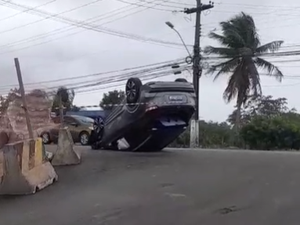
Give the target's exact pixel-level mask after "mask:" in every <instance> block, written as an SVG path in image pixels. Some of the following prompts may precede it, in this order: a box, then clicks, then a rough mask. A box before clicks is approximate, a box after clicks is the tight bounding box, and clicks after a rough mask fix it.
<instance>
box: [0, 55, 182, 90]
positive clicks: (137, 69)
mask: <svg viewBox="0 0 300 225" xmlns="http://www.w3.org/2000/svg"><path fill="white" fill-rule="evenodd" d="M174 63H177V64H183V63H185V61H184V59H183V58H179V59H175V60H169V61H163V62H157V63H152V64H147V65H142V66H136V67H130V68H125V69H120V70H113V71H107V72H99V73H93V74H87V75H81V76H75V77H72V78H61V79H54V80H46V81H39V82H31V83H24V85H45V84H50V83H57V82H59V83H61V82H63V81H68V80H72V81H73V80H78V79H86V78H91V77H99V76H102V75H110V74H113V73H120V72H127V71H132V70H133V71H132V72H129V73H141V72H143V71H146V72H149V71H151V70H155V69H160V68H165V67H171V66H172V65H173V64H174ZM98 79H99V78H98ZM88 82H90V81H88ZM93 82H94V81H93ZM79 84H82V82H80V83H79ZM16 86H18V84H13V85H2V86H0V89H1V88H14V87H16Z"/></svg>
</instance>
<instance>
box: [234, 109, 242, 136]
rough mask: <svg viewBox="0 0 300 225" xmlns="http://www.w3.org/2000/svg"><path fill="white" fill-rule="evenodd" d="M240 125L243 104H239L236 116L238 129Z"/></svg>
mask: <svg viewBox="0 0 300 225" xmlns="http://www.w3.org/2000/svg"><path fill="white" fill-rule="evenodd" d="M240 126H241V104H238V105H237V109H236V118H235V128H236V131H238V130H239V129H240Z"/></svg>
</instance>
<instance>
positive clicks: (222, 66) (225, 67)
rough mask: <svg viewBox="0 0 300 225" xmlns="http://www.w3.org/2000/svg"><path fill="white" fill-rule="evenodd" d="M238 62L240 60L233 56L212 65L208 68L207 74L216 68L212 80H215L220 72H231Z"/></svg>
mask: <svg viewBox="0 0 300 225" xmlns="http://www.w3.org/2000/svg"><path fill="white" fill-rule="evenodd" d="M239 62H240V60H239V58H233V59H230V60H228V61H226V62H222V63H219V64H217V65H213V66H211V67H210V68H209V69H208V71H207V74H212V73H214V72H216V71H217V70H219V71H218V73H217V74H216V75H215V77H214V81H215V80H216V79H218V77H219V76H220V75H221V74H226V73H230V72H232V71H233V70H234V69H235V68H236V67H237V66H238V65H239Z"/></svg>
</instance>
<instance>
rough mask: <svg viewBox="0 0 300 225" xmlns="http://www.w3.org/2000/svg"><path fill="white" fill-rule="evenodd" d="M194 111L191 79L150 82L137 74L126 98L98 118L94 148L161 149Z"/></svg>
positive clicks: (92, 143) (176, 134)
mask: <svg viewBox="0 0 300 225" xmlns="http://www.w3.org/2000/svg"><path fill="white" fill-rule="evenodd" d="M194 111H195V93H194V88H193V85H192V84H191V83H188V82H187V81H186V80H183V81H182V79H180V81H175V82H149V83H146V84H144V85H142V83H141V81H140V80H139V79H138V78H130V79H129V80H128V81H127V84H126V98H125V99H124V100H123V102H122V103H121V104H120V105H118V106H115V107H114V108H113V110H112V111H111V113H110V114H109V115H108V117H107V118H106V119H105V121H103V120H101V119H99V120H95V124H94V126H95V128H94V132H93V134H92V135H91V141H90V143H91V146H92V148H93V149H101V148H104V149H115V150H127V151H160V150H162V149H163V148H165V147H166V146H168V145H169V144H170V143H172V142H173V141H174V140H175V139H176V138H177V137H178V136H179V135H180V134H181V133H182V132H184V131H185V130H186V129H187V127H188V125H189V121H190V119H191V117H192V115H193V113H194Z"/></svg>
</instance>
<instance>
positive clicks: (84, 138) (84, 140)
mask: <svg viewBox="0 0 300 225" xmlns="http://www.w3.org/2000/svg"><path fill="white" fill-rule="evenodd" d="M89 138H90V135H89V133H88V132H86V131H83V132H81V133H80V135H79V140H80V144H81V145H88V144H89Z"/></svg>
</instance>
